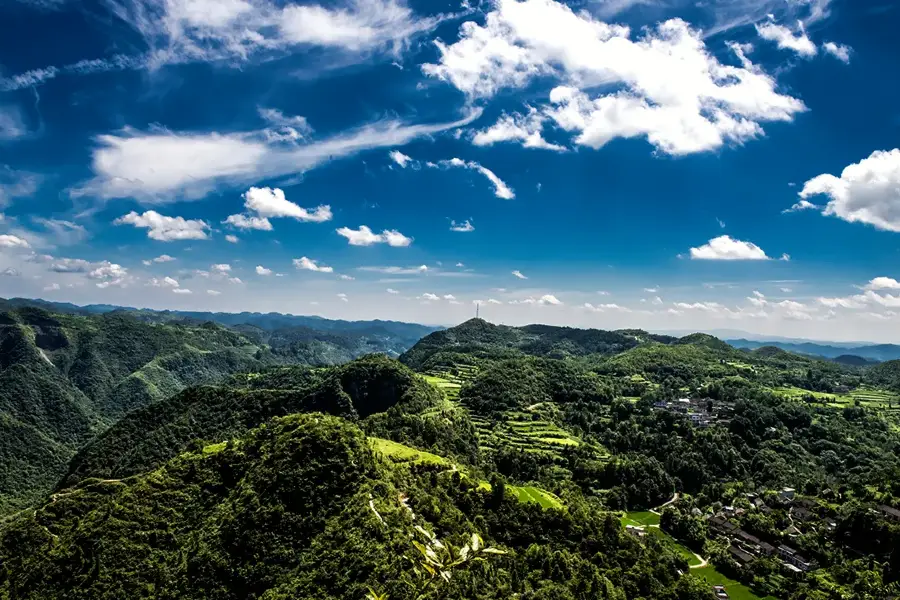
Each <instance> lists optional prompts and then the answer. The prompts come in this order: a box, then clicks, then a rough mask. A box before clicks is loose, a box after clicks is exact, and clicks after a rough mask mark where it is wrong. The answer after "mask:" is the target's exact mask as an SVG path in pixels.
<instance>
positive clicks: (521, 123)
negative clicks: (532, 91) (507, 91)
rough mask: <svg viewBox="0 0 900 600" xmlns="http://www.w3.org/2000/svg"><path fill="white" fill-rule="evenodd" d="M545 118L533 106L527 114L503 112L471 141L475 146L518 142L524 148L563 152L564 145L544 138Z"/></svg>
mask: <svg viewBox="0 0 900 600" xmlns="http://www.w3.org/2000/svg"><path fill="white" fill-rule="evenodd" d="M529 108H530V107H529ZM545 120H546V117H545V116H544V115H542V114H541V113H539V112H538V111H537V110H536V109H534V108H530V110H529V112H528V115H522V114H519V113H513V114H511V115H508V114H506V113H504V114H503V115H502V116H501V117H500V118H499V119H498V120H497V122H496V123H494V124H493V125H491V126H490V127H488V128H487V129H482V130H480V131H478V132H476V133H475V135H474V136H473V137H472V143H473V144H475V145H476V146H491V145H493V144H496V143H498V142H519V143H521V144H522V146H523V147H524V148H540V149H543V150H554V151H556V152H565V150H566V148H565V147H564V146H560V145H558V144H551V143H550V142H548V141H547V140H545V139H544V137H543V135H542V130H543V126H544V121H545Z"/></svg>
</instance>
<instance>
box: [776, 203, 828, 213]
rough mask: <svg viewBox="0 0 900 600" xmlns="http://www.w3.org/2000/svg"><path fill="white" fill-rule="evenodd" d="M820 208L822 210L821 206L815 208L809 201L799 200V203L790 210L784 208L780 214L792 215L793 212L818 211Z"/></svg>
mask: <svg viewBox="0 0 900 600" xmlns="http://www.w3.org/2000/svg"><path fill="white" fill-rule="evenodd" d="M821 208H822V207H821V206H816V205H815V204H813V203H812V202H810V201H809V200H800V201H799V202H796V203H795V204H794V205H793V206H791V207H790V208H786V209H784V210H783V211H781V212H782V214H788V213H793V212H800V211H801V210H819V209H821Z"/></svg>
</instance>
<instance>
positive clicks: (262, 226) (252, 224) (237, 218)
mask: <svg viewBox="0 0 900 600" xmlns="http://www.w3.org/2000/svg"><path fill="white" fill-rule="evenodd" d="M222 223H223V224H224V225H231V226H232V227H237V228H238V229H258V230H260V231H272V223H270V222H269V220H268V219H267V218H265V217H255V216H251V215H228V218H226V219H225V220H224V221H222Z"/></svg>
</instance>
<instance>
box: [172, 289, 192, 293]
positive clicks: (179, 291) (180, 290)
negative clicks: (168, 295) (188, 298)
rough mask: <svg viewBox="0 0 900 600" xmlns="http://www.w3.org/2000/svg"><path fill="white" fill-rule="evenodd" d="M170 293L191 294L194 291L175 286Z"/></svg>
mask: <svg viewBox="0 0 900 600" xmlns="http://www.w3.org/2000/svg"><path fill="white" fill-rule="evenodd" d="M172 293H173V294H193V293H194V292H192V291H191V290H189V289H187V288H175V289H174V290H172Z"/></svg>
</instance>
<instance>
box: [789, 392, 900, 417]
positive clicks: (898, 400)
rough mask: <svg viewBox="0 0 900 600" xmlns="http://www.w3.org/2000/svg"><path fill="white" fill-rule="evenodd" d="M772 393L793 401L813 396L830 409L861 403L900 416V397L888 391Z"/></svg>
mask: <svg viewBox="0 0 900 600" xmlns="http://www.w3.org/2000/svg"><path fill="white" fill-rule="evenodd" d="M772 391H773V392H775V393H776V394H778V395H780V396H783V397H785V398H790V399H793V400H800V399H802V398H804V397H806V396H813V397H814V398H815V399H816V400H817V401H818V402H821V403H823V404H824V405H825V406H826V407H829V408H844V407H847V406H854V405H855V404H856V402H859V404H860V406H864V407H866V408H872V409H876V410H878V411H882V412H885V413H890V414H897V415H900V396H898V395H897V394H895V393H893V392H890V391H887V390H876V389H872V388H866V387H861V388H858V389H855V390H852V391H850V392H848V393H846V394H829V393H827V392H814V391H811V390H805V389H803V388H799V387H778V388H772Z"/></svg>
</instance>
